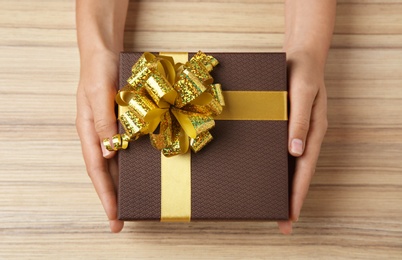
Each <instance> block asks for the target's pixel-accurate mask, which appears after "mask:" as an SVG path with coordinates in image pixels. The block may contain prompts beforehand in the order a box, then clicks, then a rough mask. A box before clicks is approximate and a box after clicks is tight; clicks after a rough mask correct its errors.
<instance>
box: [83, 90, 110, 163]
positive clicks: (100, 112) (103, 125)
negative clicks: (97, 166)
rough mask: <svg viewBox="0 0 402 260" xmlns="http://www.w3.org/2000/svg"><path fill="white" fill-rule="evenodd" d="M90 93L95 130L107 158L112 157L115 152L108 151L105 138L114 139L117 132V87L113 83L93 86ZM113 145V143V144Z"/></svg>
mask: <svg viewBox="0 0 402 260" xmlns="http://www.w3.org/2000/svg"><path fill="white" fill-rule="evenodd" d="M88 92H90V93H88V95H91V99H90V101H89V102H90V106H91V108H92V113H93V119H94V125H95V131H96V134H97V136H98V142H100V143H101V148H102V154H103V157H105V158H111V157H113V156H114V155H115V152H113V151H108V150H107V149H106V148H105V147H104V145H103V139H105V138H109V139H110V140H111V139H112V136H113V135H115V134H117V124H116V115H115V112H114V111H115V109H114V108H115V104H114V98H115V96H116V87H115V86H113V85H110V86H107V87H104V86H92V89H91V90H89V91H88ZM111 145H112V144H111Z"/></svg>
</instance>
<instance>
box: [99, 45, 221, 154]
mask: <svg viewBox="0 0 402 260" xmlns="http://www.w3.org/2000/svg"><path fill="white" fill-rule="evenodd" d="M181 59H183V56H181ZM217 64H218V61H217V60H216V59H215V58H214V57H212V56H208V55H205V54H204V53H202V52H198V53H197V54H196V55H194V57H192V58H191V59H190V61H188V62H185V63H175V62H174V59H173V58H172V56H165V55H158V56H155V55H153V54H151V53H148V52H146V53H144V54H143V55H142V56H141V57H140V59H139V60H138V61H137V62H136V64H134V66H133V68H132V76H131V77H130V78H129V79H128V80H127V82H128V83H129V84H128V85H127V86H126V87H124V88H123V89H122V90H120V91H119V92H118V94H117V96H116V102H117V104H118V105H119V111H120V112H119V117H118V118H119V120H120V122H121V124H122V125H123V127H124V129H125V133H124V134H122V135H115V136H114V137H113V138H112V141H113V147H111V145H110V140H109V139H108V138H106V139H104V141H103V142H104V145H105V147H106V148H107V149H108V150H120V149H125V148H127V146H128V142H129V141H130V140H136V139H137V138H138V137H139V136H141V135H145V134H149V135H150V137H151V143H152V145H153V146H154V147H156V148H157V149H158V150H161V151H162V153H163V155H165V156H173V155H178V154H185V153H186V152H187V151H188V148H189V147H191V148H192V150H193V151H194V152H198V151H199V150H201V149H202V148H203V147H204V146H205V145H206V144H207V143H209V142H210V141H211V140H212V136H211V134H210V133H209V131H208V130H209V129H211V128H212V127H214V126H215V121H214V119H213V117H214V116H216V115H219V114H220V113H221V112H222V106H223V105H224V100H223V95H222V90H221V87H220V84H212V83H213V78H212V77H211V75H210V74H209V72H210V71H211V70H212V69H213V67H214V66H216V65H217ZM158 126H159V134H155V133H154V131H155V130H156V129H157V127H158Z"/></svg>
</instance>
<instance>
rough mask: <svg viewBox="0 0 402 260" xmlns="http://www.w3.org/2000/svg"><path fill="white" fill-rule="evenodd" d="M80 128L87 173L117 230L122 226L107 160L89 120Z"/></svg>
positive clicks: (112, 224) (111, 224) (113, 228)
mask: <svg viewBox="0 0 402 260" xmlns="http://www.w3.org/2000/svg"><path fill="white" fill-rule="evenodd" d="M91 128H92V129H91ZM80 129H81V130H80V131H79V132H80V133H81V134H80V138H81V143H82V151H83V155H84V160H85V163H86V166H87V172H88V175H89V177H90V178H91V181H92V183H93V185H94V187H95V190H96V193H97V194H98V196H99V199H100V201H101V203H102V205H103V208H104V210H105V212H106V215H107V217H108V219H109V222H110V228H111V230H112V232H119V231H120V230H121V229H122V228H123V221H120V220H118V219H117V198H116V190H115V186H114V182H113V179H112V176H111V175H110V173H109V172H108V162H107V160H106V159H104V158H103V157H102V152H101V148H100V144H99V142H98V138H97V136H96V135H95V129H94V128H93V125H92V124H91V122H88V121H85V122H81V127H80ZM83 129H85V131H83Z"/></svg>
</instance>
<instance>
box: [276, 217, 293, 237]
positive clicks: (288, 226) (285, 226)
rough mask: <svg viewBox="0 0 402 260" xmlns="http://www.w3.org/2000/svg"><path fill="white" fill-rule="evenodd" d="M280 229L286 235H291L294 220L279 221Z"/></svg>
mask: <svg viewBox="0 0 402 260" xmlns="http://www.w3.org/2000/svg"><path fill="white" fill-rule="evenodd" d="M278 227H279V231H280V232H281V233H282V234H284V235H290V234H291V233H292V221H291V220H287V221H278Z"/></svg>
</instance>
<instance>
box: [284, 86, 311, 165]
mask: <svg viewBox="0 0 402 260" xmlns="http://www.w3.org/2000/svg"><path fill="white" fill-rule="evenodd" d="M289 94H290V95H289V96H290V97H289V98H290V104H291V105H290V117H289V144H288V146H289V147H288V149H289V153H290V154H291V155H293V156H296V157H299V156H301V155H303V152H304V149H305V145H306V138H307V133H308V130H309V127H310V116H311V109H312V106H313V102H314V96H315V95H314V94H313V93H309V89H308V87H307V88H304V87H303V86H294V87H293V88H291V89H290V93H289Z"/></svg>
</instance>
